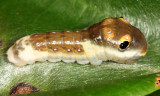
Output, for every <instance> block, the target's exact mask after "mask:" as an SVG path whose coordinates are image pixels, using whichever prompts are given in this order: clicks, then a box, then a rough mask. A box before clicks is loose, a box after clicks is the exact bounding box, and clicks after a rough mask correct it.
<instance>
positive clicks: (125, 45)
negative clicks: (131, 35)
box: [119, 41, 129, 50]
mask: <svg viewBox="0 0 160 96" xmlns="http://www.w3.org/2000/svg"><path fill="white" fill-rule="evenodd" d="M128 45H129V42H128V41H123V42H122V43H121V44H120V45H119V48H120V49H121V50H123V49H126V48H127V47H128Z"/></svg>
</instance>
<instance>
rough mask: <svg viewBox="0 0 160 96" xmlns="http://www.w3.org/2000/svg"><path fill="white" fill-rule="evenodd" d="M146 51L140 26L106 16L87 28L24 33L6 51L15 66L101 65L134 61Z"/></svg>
mask: <svg viewBox="0 0 160 96" xmlns="http://www.w3.org/2000/svg"><path fill="white" fill-rule="evenodd" d="M146 51H147V42H146V39H145V37H144V35H143V34H142V33H141V31H140V30H139V29H137V28H136V27H134V26H132V25H131V24H129V23H128V22H127V21H126V20H124V19H122V18H107V19H104V20H103V21H101V22H99V23H96V24H94V25H92V26H91V27H89V28H88V29H86V30H77V31H69V30H67V31H52V32H47V33H38V34H32V35H29V36H25V37H23V38H21V39H19V40H17V41H16V42H15V43H14V45H13V46H11V47H10V48H9V49H8V51H7V54H8V60H9V61H10V62H12V63H14V64H15V65H16V66H24V65H26V64H33V63H35V62H36V61H46V60H48V61H49V62H58V61H63V62H66V63H71V62H77V63H79V64H88V63H90V64H92V65H100V64H101V63H102V62H103V61H107V60H112V61H115V62H118V63H134V62H136V61H137V60H138V59H139V57H142V56H144V55H145V54H146Z"/></svg>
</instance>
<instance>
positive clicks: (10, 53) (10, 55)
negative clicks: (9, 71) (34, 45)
mask: <svg viewBox="0 0 160 96" xmlns="http://www.w3.org/2000/svg"><path fill="white" fill-rule="evenodd" d="M7 55H8V57H7V58H8V60H9V62H11V63H13V64H14V65H15V66H17V67H23V66H25V65H26V63H25V62H24V61H23V60H21V59H20V58H18V56H16V51H14V49H13V46H12V47H10V48H9V49H8V51H7Z"/></svg>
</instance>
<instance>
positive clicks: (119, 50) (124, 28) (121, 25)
mask: <svg viewBox="0 0 160 96" xmlns="http://www.w3.org/2000/svg"><path fill="white" fill-rule="evenodd" d="M93 26H94V27H91V28H90V31H92V33H93V32H94V33H97V34H96V35H94V36H91V37H92V38H93V37H94V41H96V40H97V37H98V36H101V39H102V40H101V41H102V42H101V43H99V44H100V46H102V45H103V47H104V50H105V54H106V58H107V59H109V60H113V61H116V62H119V63H134V62H136V61H137V60H138V58H139V57H142V56H145V54H146V52H147V42H146V39H145V37H144V35H143V34H142V32H141V31H140V30H139V29H137V28H136V27H134V26H132V25H131V24H130V23H129V22H127V21H126V20H125V19H123V18H107V19H105V20H103V21H102V22H100V23H97V24H95V25H93Z"/></svg>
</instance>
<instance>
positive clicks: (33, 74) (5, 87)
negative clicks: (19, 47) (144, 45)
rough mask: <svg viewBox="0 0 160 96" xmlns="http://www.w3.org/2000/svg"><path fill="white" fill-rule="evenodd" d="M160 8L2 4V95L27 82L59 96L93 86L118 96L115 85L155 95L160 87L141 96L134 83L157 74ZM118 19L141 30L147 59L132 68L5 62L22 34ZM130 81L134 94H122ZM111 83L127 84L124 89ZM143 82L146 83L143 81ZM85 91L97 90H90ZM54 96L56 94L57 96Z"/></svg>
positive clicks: (135, 1)
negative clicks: (111, 18)
mask: <svg viewBox="0 0 160 96" xmlns="http://www.w3.org/2000/svg"><path fill="white" fill-rule="evenodd" d="M159 4H160V1H158V0H154V2H153V1H150V0H128V1H126V0H0V40H1V41H2V46H0V94H2V95H6V94H8V93H9V90H10V87H11V86H13V85H15V84H17V83H20V82H27V83H30V84H31V85H33V86H35V87H37V88H39V89H41V90H43V91H51V90H53V91H55V90H61V91H62V93H63V90H64V89H65V88H71V87H77V86H85V85H92V84H94V83H96V84H98V85H99V86H100V88H102V89H103V90H107V89H108V90H112V91H113V93H112V92H110V93H108V92H101V93H102V95H105V94H108V95H113V94H114V93H115V94H116V93H117V92H116V88H117V86H120V88H122V89H123V90H121V91H122V93H126V94H127V95H128V94H129V95H134V94H135V93H139V94H140V95H146V94H149V93H151V92H153V91H154V90H157V89H158V88H159V87H158V88H155V87H154V82H152V83H148V84H149V86H147V88H148V89H147V90H144V91H143V92H142V93H141V91H142V90H140V89H141V88H142V87H141V86H143V84H141V83H139V80H141V79H138V78H141V76H143V75H146V76H148V78H152V76H151V75H149V74H153V73H156V72H160V32H159V30H160V27H159V22H160V19H159V17H160V14H159V12H160V7H159ZM121 16H122V17H124V18H125V19H127V21H129V22H130V23H131V24H132V25H133V26H136V27H137V28H139V29H140V30H141V31H142V32H143V33H144V35H145V37H146V39H147V42H148V53H147V55H146V56H145V57H143V58H141V59H140V60H139V61H138V62H137V63H135V64H117V63H114V62H103V63H102V65H100V66H91V65H78V64H77V63H70V64H68V63H67V64H66V63H63V62H57V63H51V62H47V61H46V62H37V63H35V64H33V65H28V66H25V67H22V68H18V67H15V66H14V65H13V64H12V63H10V62H9V61H8V59H7V56H6V54H5V53H6V51H7V49H8V48H9V47H10V46H11V45H13V43H14V42H15V41H16V40H18V39H19V38H21V37H23V36H26V35H30V34H33V33H45V32H48V31H53V30H76V29H83V28H86V27H88V26H90V25H92V24H94V23H96V22H99V21H101V20H102V19H104V18H108V17H121ZM150 76H151V77H150ZM129 78H134V80H135V81H134V85H135V86H137V87H134V88H133V89H134V91H132V90H133V89H132V90H125V89H124V88H128V87H127V86H132V84H131V83H129V81H128V79H129ZM153 79H154V80H155V77H154V76H153ZM112 80H113V81H116V82H118V81H120V82H123V81H125V80H126V82H125V83H124V84H123V83H122V84H123V85H122V84H120V83H116V82H112ZM143 80H144V81H145V80H146V81H147V79H146V78H144V79H143ZM103 82H107V83H105V85H106V86H109V87H106V86H103V84H102V85H101V84H99V83H103ZM77 90H78V89H77ZM88 90H94V91H95V92H99V91H101V90H99V89H95V88H94V87H89V89H88ZM103 90H102V91H103ZM70 91H71V90H70ZM64 92H65V90H64ZM75 92H77V91H76V89H75ZM90 92H93V91H90ZM119 92H120V91H119ZM85 93H86V94H87V91H86V92H85ZM120 93H121V92H120ZM39 94H40V93H39ZM42 94H43V93H42ZM57 94H60V93H58V91H57ZM117 94H118V93H117ZM95 95H96V94H95ZM97 95H98V94H97ZM135 95H138V94H135Z"/></svg>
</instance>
